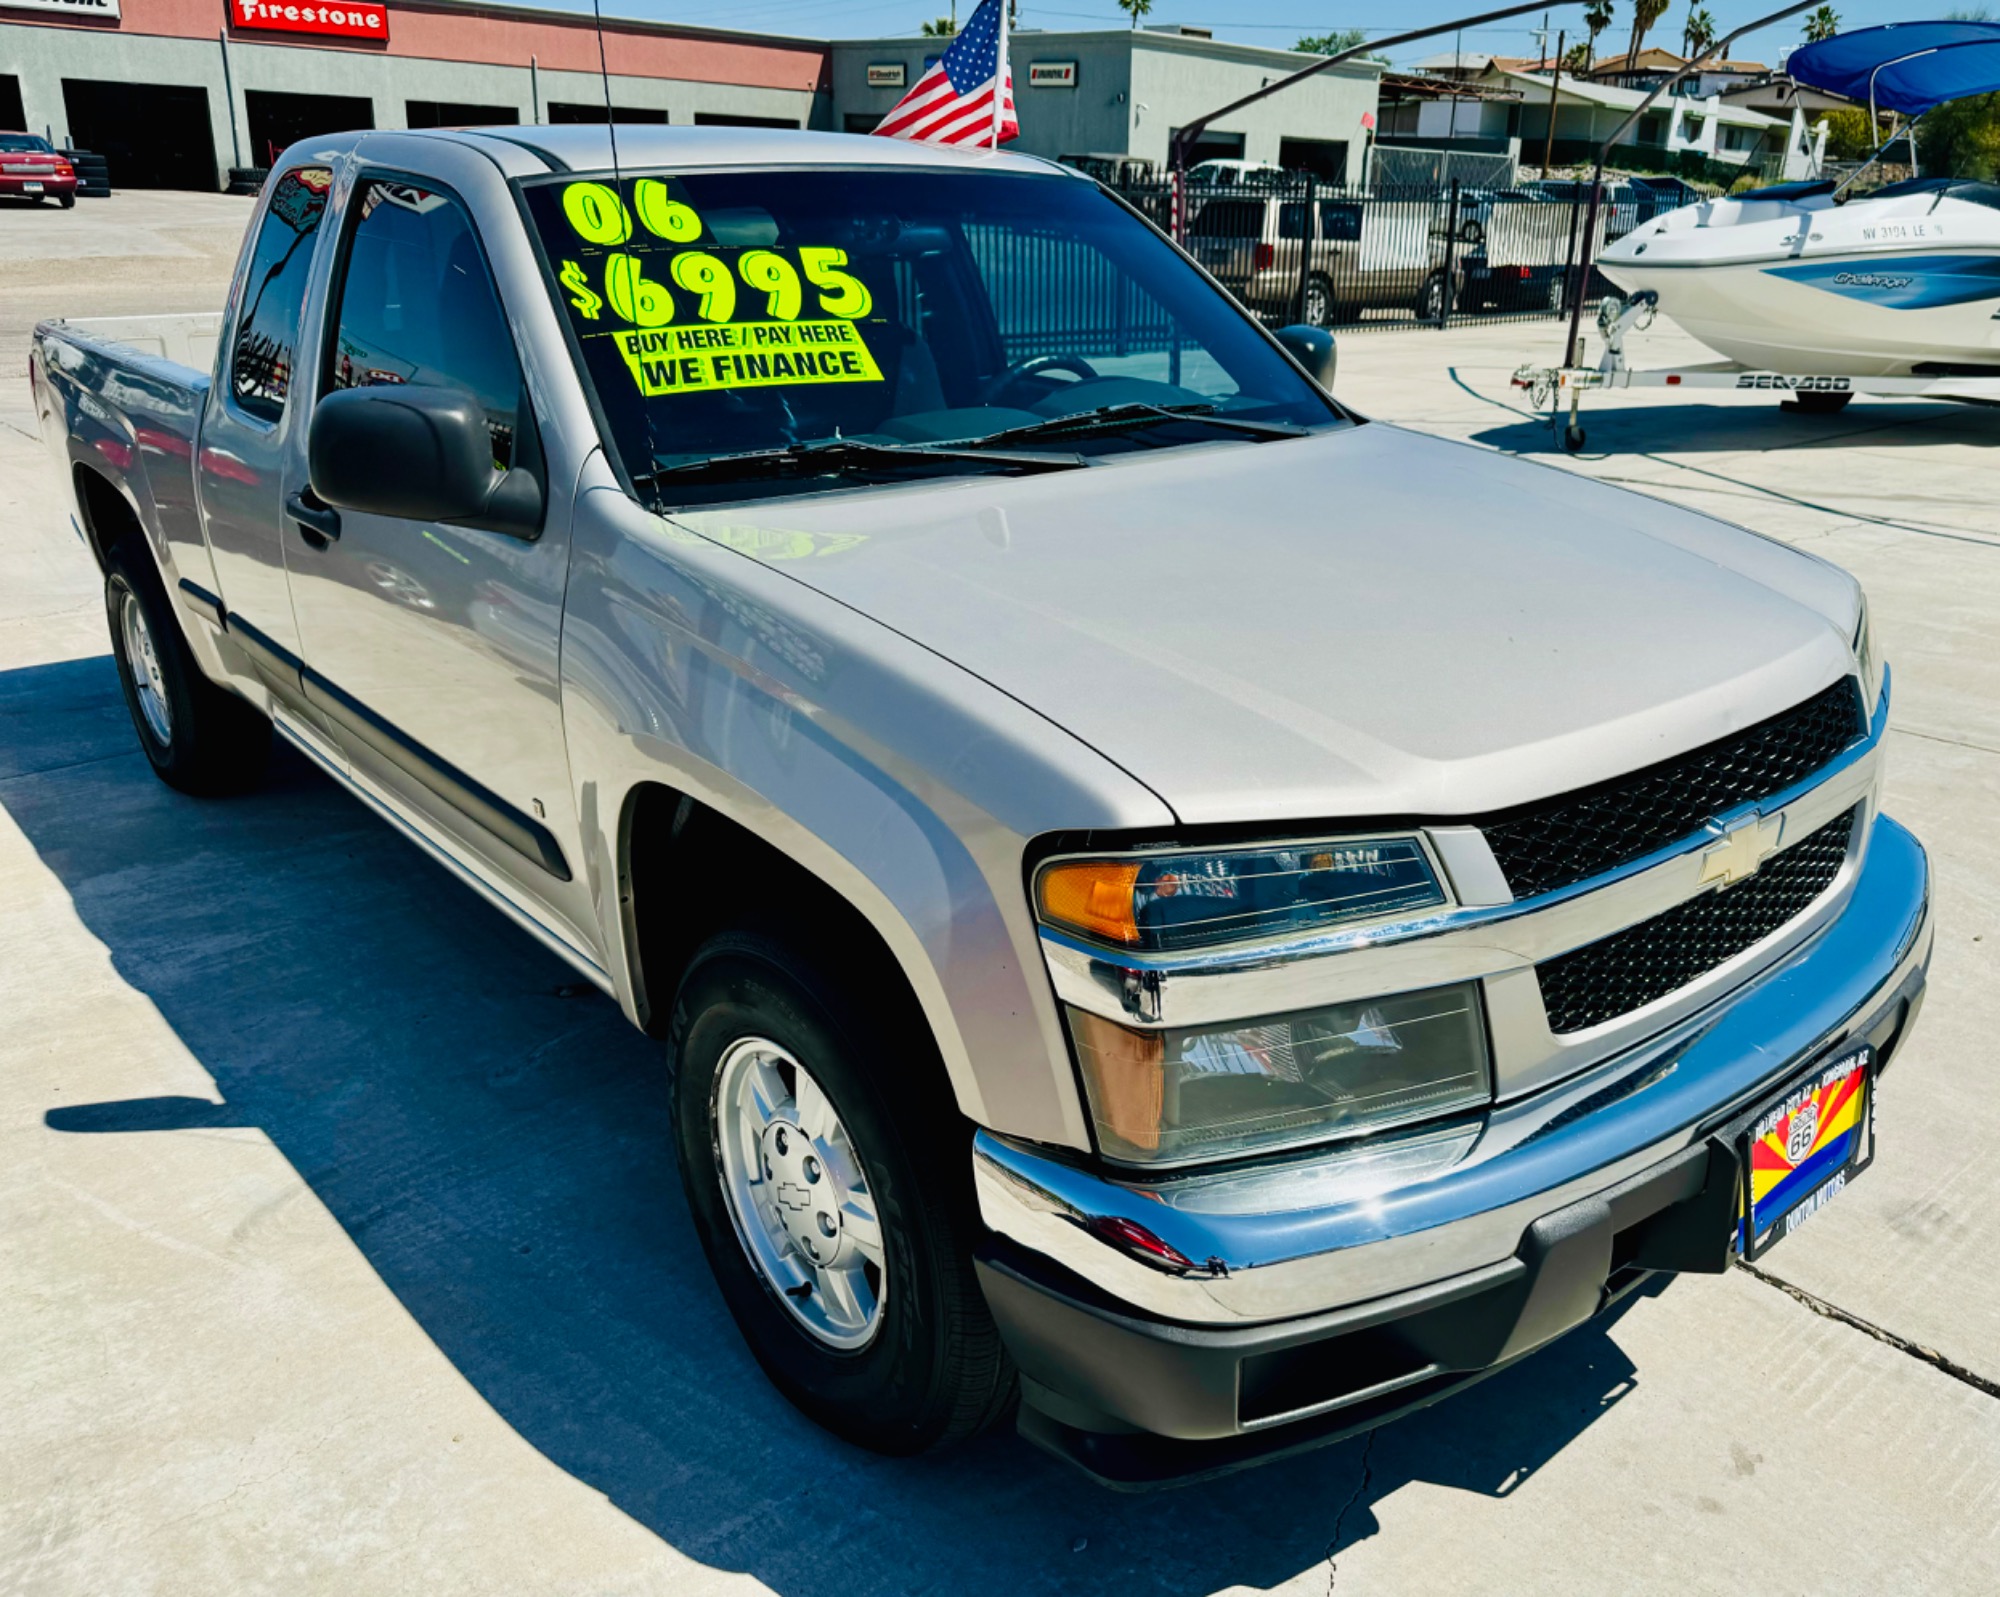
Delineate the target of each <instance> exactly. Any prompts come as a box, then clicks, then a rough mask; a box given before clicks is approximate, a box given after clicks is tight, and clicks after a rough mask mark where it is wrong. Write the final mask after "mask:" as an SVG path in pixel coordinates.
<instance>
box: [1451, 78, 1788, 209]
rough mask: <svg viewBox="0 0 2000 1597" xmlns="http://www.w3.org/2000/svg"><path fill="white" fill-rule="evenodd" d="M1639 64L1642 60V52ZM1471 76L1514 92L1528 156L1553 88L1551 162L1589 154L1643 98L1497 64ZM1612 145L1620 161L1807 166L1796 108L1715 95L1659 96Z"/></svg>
mask: <svg viewBox="0 0 2000 1597" xmlns="http://www.w3.org/2000/svg"><path fill="white" fill-rule="evenodd" d="M1641 62H1642V65H1643V62H1644V55H1643V53H1642V57H1641ZM1471 81H1473V82H1475V83H1477V84H1480V85H1482V86H1486V87H1489V88H1495V89H1516V90H1519V91H1520V94H1521V110H1520V125H1519V130H1518V131H1519V136H1520V140H1521V146H1522V149H1523V150H1524V151H1526V152H1529V153H1531V154H1539V152H1540V151H1541V149H1542V148H1543V144H1544V140H1545V139H1546V138H1547V135H1548V129H1549V116H1550V99H1551V89H1552V88H1553V91H1554V93H1553V98H1554V115H1555V142H1554V160H1555V161H1556V163H1558V164H1565V163H1571V162H1580V161H1588V160H1592V159H1594V158H1595V157H1596V154H1597V151H1598V147H1599V146H1600V145H1601V144H1602V143H1603V142H1604V140H1606V139H1607V138H1609V137H1611V135H1612V133H1613V131H1614V130H1615V129H1616V128H1617V127H1618V125H1619V124H1620V123H1621V122H1623V121H1624V120H1625V118H1626V117H1627V116H1629V115H1630V114H1631V113H1632V112H1633V111H1634V110H1637V109H1638V107H1639V106H1640V105H1641V104H1642V103H1643V102H1644V100H1645V98H1646V93H1645V92H1643V91H1641V90H1638V89H1628V88H1621V87H1618V86H1617V85H1615V84H1610V83H1600V82H1597V81H1596V80H1594V79H1590V78H1573V77H1570V76H1568V75H1567V74H1565V75H1564V76H1563V77H1562V78H1561V79H1560V80H1559V81H1557V80H1554V79H1552V78H1550V77H1544V76H1542V75H1540V74H1537V73H1529V72H1519V71H1514V70H1511V69H1507V68H1502V67H1499V66H1489V67H1488V68H1487V69H1486V70H1485V71H1484V72H1483V73H1481V74H1479V75H1478V76H1477V77H1476V78H1474V79H1473V80H1471ZM1619 147H1620V149H1621V150H1624V151H1629V154H1628V156H1627V159H1629V160H1631V161H1633V162H1635V163H1637V162H1639V161H1641V160H1652V161H1656V162H1659V163H1661V164H1670V163H1671V162H1672V161H1673V160H1675V159H1676V158H1678V157H1681V156H1683V155H1686V156H1700V157H1703V158H1705V159H1707V160H1710V161H1714V162H1717V163H1718V164H1720V165H1723V166H1736V167H1742V168H1744V169H1746V170H1748V171H1752V172H1755V171H1760V170H1761V171H1766V172H1768V173H1770V174H1771V175H1773V176H1783V177H1785V178H1788V179H1789V178H1794V177H1804V176H1807V175H1809V173H1810V172H1811V171H1812V170H1813V164H1812V145H1811V142H1810V135H1809V134H1808V131H1807V129H1806V124H1805V118H1804V116H1803V115H1802V114H1794V115H1793V116H1792V117H1791V118H1790V119H1789V120H1787V119H1782V118H1779V117H1774V116H1766V115H1764V114H1763V113H1762V112H1759V111H1752V110H1749V109H1747V108H1745V107H1742V106H1736V105H1731V104H1729V103H1728V102H1727V101H1726V100H1724V99H1723V98H1722V97H1721V96H1720V95H1711V96H1708V97H1706V98H1698V97H1695V96H1691V95H1667V96H1662V97H1661V98H1660V99H1659V100H1657V101H1655V102H1654V103H1653V104H1652V105H1651V106H1649V107H1647V108H1646V110H1645V111H1644V112H1643V113H1642V114H1641V115H1640V117H1639V119H1638V120H1637V121H1636V122H1635V123H1633V125H1632V126H1631V127H1630V128H1628V129H1627V130H1626V131H1625V133H1624V135H1623V136H1622V137H1621V138H1620V140H1619Z"/></svg>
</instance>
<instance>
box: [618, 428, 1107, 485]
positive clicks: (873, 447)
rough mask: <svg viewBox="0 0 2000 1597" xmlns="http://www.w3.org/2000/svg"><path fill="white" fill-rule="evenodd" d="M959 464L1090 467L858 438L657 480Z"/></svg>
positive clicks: (1039, 453) (791, 447)
mask: <svg viewBox="0 0 2000 1597" xmlns="http://www.w3.org/2000/svg"><path fill="white" fill-rule="evenodd" d="M940 461H946V462H949V461H956V462H959V463H961V464H968V465H975V466H1013V467H1017V468H1019V469H1020V470H1022V471H1069V470H1071V469H1073V468H1075V467H1078V466H1086V465H1088V464H1089V462H1088V461H1087V460H1085V459H1084V458H1083V456H1081V455H1077V454H1067V453H1062V454H1058V453H1054V452H1051V451H1047V450H1035V451H1033V452H1031V453H1020V454H996V453H991V452H988V451H986V450H984V449H980V450H977V451H975V450H972V449H969V448H964V447H959V448H936V447H933V446H932V445H930V444H878V443H868V442H866V441H864V440H862V439H858V438H829V439H827V440H825V441H824V442H822V443H816V444H788V445H786V446H785V447H784V448H782V449H745V450H741V451H739V452H738V453H736V454H732V455H708V456H705V457H703V458H702V459H700V460H684V461H682V462H681V463H680V464H679V465H677V466H663V467H661V468H660V469H659V470H658V471H655V472H654V473H653V474H652V480H653V481H654V482H666V481H669V480H672V481H675V482H689V481H694V480H697V479H700V478H704V477H708V478H716V479H719V480H722V481H725V482H726V481H731V480H733V479H736V478H744V479H750V478H756V477H788V476H800V477H812V476H819V475H822V474H824V473H828V472H855V473H869V472H879V471H882V470H884V469H885V468H886V469H889V470H895V469H897V468H900V467H906V466H933V465H936V464H937V463H939V462H940Z"/></svg>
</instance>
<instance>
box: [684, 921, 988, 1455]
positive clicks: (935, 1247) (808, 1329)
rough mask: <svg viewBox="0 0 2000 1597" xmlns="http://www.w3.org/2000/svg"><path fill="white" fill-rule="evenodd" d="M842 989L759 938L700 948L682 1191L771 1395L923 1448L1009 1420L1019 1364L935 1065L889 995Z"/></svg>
mask: <svg viewBox="0 0 2000 1597" xmlns="http://www.w3.org/2000/svg"><path fill="white" fill-rule="evenodd" d="M841 975H842V977H843V978H844V979H836V977H835V975H834V973H833V971H832V968H831V966H824V967H823V966H821V965H819V963H818V962H816V961H811V960H807V959H804V958H801V957H800V956H799V955H798V954H797V953H795V952H794V951H792V950H791V949H790V948H788V947H787V946H786V945H785V944H784V943H783V942H780V941H779V940H777V939H776V938H774V937H770V936H766V935H763V934H761V933H756V932H725V933H721V934H719V935H717V936H715V937H712V938H711V939H709V941H708V942H707V943H705V944H703V946H702V947H701V949H700V950H699V951H697V953H696V954H695V956H694V958H693V960H692V961H691V962H690V964H689V967H688V971H687V974H686V976H685V977H684V978H683V979H682V982H681V986H680V991H679V993H678V994H677V995H676V996H675V1000H674V1011H673V1020H672V1025H671V1029H670V1032H669V1036H668V1044H667V1051H668V1059H669V1063H670V1066H671V1068H672V1071H673V1076H674V1081H673V1107H674V1133H675V1144H676V1148H677V1150H678V1152H679V1155H680V1167H681V1182H682V1185H683V1186H684V1188H685V1189H686V1192H687V1199H688V1207H689V1209H690V1210H692V1211H693V1214H694V1219H695V1225H696V1229H697V1231H698V1232H699V1234H700V1237H701V1243H702V1248H703V1250H704V1251H705V1252H706V1253H707V1255H708V1262H709V1266H710V1268H711V1269H712V1270H713V1271H714V1272H715V1280H716V1284H717V1286H718V1287H720V1288H721V1291H722V1296H723V1300H724V1302H726V1303H727V1304H728V1306H729V1312H730V1313H731V1314H732V1315H733V1316H734V1317H735V1319H736V1324H737V1326H738V1328H739V1329H740V1330H741V1331H742V1333H743V1338H744V1340H745V1341H746V1342H747V1343H748V1344H749V1346H750V1351H751V1352H752V1353H753V1354H754V1355H755V1356H756V1359H757V1362H758V1363H759V1364H761V1365H762V1366H763V1367H764V1372H765V1374H766V1375H768V1376H769V1377H770V1379H771V1382H772V1384H773V1385H775V1386H776V1387H777V1388H778V1390H779V1391H781V1392H782V1393H784V1395H785V1396H786V1397H787V1398H789V1399H790V1400H791V1401H792V1402H793V1403H794V1404H795V1405H797V1407H798V1408H799V1409H801V1410H802V1411H803V1412H804V1413H805V1414H807V1415H808V1416H809V1417H810V1418H812V1419H813V1420H815V1421H817V1422H818V1423H819V1424H821V1425H823V1426H824V1427H825V1428H826V1429H828V1430H830V1431H832V1432H833V1433H834V1434H835V1435H837V1436H840V1437H844V1438H845V1439H846V1440H848V1441H850V1442H853V1443H856V1444H857V1445H859V1446H862V1447H866V1448H869V1449H871V1450H873V1451H875V1452H878V1453H889V1454H911V1453H920V1452H923V1451H925V1450H926V1449H929V1448H932V1447H936V1446H938V1445H940V1444H945V1443H950V1442H954V1441H959V1440H963V1439H964V1438H966V1437H970V1436H973V1435H976V1434H978V1433H979V1432H980V1431H982V1430H985V1429H986V1428H987V1427H989V1426H990V1425H992V1424H993V1423H994V1422H995V1421H997V1420H998V1419H1000V1418H1001V1417H1002V1416H1003V1415H1004V1414H1005V1413H1006V1412H1007V1411H1008V1409H1009V1407H1010V1405H1011V1402H1012V1399H1013V1394H1014V1388H1015V1376H1014V1368H1013V1365H1012V1363H1011V1362H1010V1361H1009V1360H1008V1358H1007V1355H1006V1352H1005V1350H1004V1349H1003V1347H1002V1346H1001V1343H1000V1335H999V1332H998V1330H997V1329H996V1328H995V1326H994V1324H993V1319H992V1316H991V1314H990V1313H989V1312H988V1310H987V1307H986V1299H985V1296H984V1294H983V1293H982V1292H981V1290H980V1287H979V1283H978V1280H977V1278H976V1276H975V1274H974V1272H973V1266H972V1243H973V1239H974V1237H975V1236H976V1234H977V1218H976V1214H975V1208H974V1201H973V1197H972V1183H971V1164H970V1134H969V1128H968V1126H967V1124H966V1122H965V1121H964V1120H962V1119H961V1118H960V1117H959V1116H958V1114H957V1111H956V1109H955V1107H954V1106H953V1104H952V1102H951V1099H950V1096H949V1093H948V1090H947V1087H946V1083H945V1079H944V1067H943V1063H942V1061H941V1060H940V1059H939V1058H938V1057H937V1052H936V1049H935V1048H934V1047H933V1046H932V1044H931V1041H930V1038H929V1037H928V1035H927V1034H925V1033H924V1030H923V1023H922V1019H921V1016H920V1015H918V1014H916V1013H914V1012H913V1011H912V1012H910V1013H905V1012H904V1011H905V1006H903V1005H899V1004H896V1003H894V1002H893V1001H886V1002H885V1001H884V1000H883V999H882V998H881V997H880V996H878V995H880V994H881V993H882V992H883V990H884V987H885V985H886V984H885V983H883V982H882V981H881V980H880V979H876V978H871V973H870V972H868V971H866V970H854V971H851V972H848V971H844V972H842V973H841ZM767 1110H768V1111H769V1112H768V1113H767V1112H766V1111H767ZM809 1255H810V1256H809Z"/></svg>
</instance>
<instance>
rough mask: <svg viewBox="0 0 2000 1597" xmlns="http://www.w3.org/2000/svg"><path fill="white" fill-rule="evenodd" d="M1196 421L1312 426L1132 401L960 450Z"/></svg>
mask: <svg viewBox="0 0 2000 1597" xmlns="http://www.w3.org/2000/svg"><path fill="white" fill-rule="evenodd" d="M1173 421H1183V422H1195V423H1197V424H1199V425H1201V426H1204V427H1220V428H1223V429H1225V430H1226V431H1229V432H1237V433H1245V434H1247V435H1248V436H1250V437H1252V438H1303V437H1304V436H1305V435H1306V434H1307V433H1308V432H1310V431H1311V430H1312V429H1311V428H1309V427H1301V426H1299V425H1298V423H1296V422H1289V421H1248V420H1245V419H1243V418H1241V417H1237V416H1218V415H1217V414H1215V406H1213V405H1209V404H1194V405H1154V404H1149V403H1147V402H1146V401H1145V400H1138V399H1135V400H1131V401H1129V402H1127V403H1126V404H1123V405H1104V406H1101V407H1099V408H1098V409H1096V410H1079V411H1073V412H1072V413H1071V414H1069V415H1067V416H1051V417H1050V418H1049V419H1048V420H1047V421H1031V422H1024V423H1022V425H1020V426H1019V427H1003V428H1001V429H1000V431H999V432H997V433H987V434H986V435H985V436H984V437H980V438H960V439H954V440H953V442H954V443H955V444H956V446H957V447H958V448H960V449H997V448H1003V447H1005V446H1006V445H1008V444H1016V443H1026V442H1027V441H1028V440H1029V439H1032V438H1059V437H1061V436H1063V435H1064V434H1065V433H1094V432H1119V431H1123V430H1124V429H1125V428H1127V427H1160V426H1164V425H1165V424H1166V423H1168V422H1173Z"/></svg>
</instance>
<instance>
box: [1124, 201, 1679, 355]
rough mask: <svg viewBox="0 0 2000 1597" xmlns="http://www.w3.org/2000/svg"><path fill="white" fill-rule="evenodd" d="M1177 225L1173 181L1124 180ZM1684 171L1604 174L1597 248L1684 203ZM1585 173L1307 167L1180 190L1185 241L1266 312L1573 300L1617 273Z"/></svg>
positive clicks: (1355, 313) (1296, 316)
mask: <svg viewBox="0 0 2000 1597" xmlns="http://www.w3.org/2000/svg"><path fill="white" fill-rule="evenodd" d="M1120 192H1121V193H1122V194H1123V195H1124V197H1125V198H1126V199H1127V200H1128V201H1130V202H1131V203H1132V204H1133V205H1134V206H1136V207H1137V208H1138V209H1139V210H1141V211H1142V212H1144V213H1145V214H1146V215H1147V216H1149V217H1151V218H1152V220H1153V221H1154V222H1156V223H1157V224H1158V225H1159V226H1160V227H1161V228H1163V229H1164V230H1166V231H1167V232H1169V233H1174V232H1175V231H1176V228H1175V225H1174V224H1175V215H1174V192H1173V186H1172V185H1171V184H1170V183H1152V184H1145V185H1138V186H1133V187H1128V188H1125V189H1122V190H1120ZM1692 197H1693V195H1692V191H1690V190H1688V189H1687V188H1686V187H1685V185H1682V184H1678V183H1673V182H1667V183H1661V184H1655V185H1649V184H1644V183H1640V182H1638V181H1636V180H1630V179H1624V180H1619V181H1617V182H1615V183H1607V185H1606V189H1605V195H1604V199H1603V203H1602V205H1601V206H1600V208H1599V211H1598V216H1597V225H1596V239H1595V242H1594V243H1593V245H1592V247H1591V250H1590V255H1591V258H1592V259H1593V260H1594V259H1595V258H1596V256H1597V255H1598V253H1599V252H1600V251H1602V250H1603V248H1604V246H1605V245H1606V244H1608V243H1610V242H1612V241H1613V240H1616V239H1620V238H1623V237H1624V236H1625V235H1626V234H1627V233H1629V232H1630V231H1632V229H1633V228H1635V227H1637V226H1638V225H1639V224H1640V223H1641V222H1644V221H1647V220H1649V219H1650V218H1652V217H1653V216H1656V215H1658V214H1660V213H1661V212H1663V211H1667V210H1672V209H1674V208H1675V207H1677V206H1679V205H1682V204H1685V203H1687V202H1688V201H1689V200H1690V199H1691V198H1692ZM1589 205H1590V186H1589V184H1588V183H1569V184H1565V183H1542V184H1536V185H1533V186H1522V187H1512V188H1485V187H1475V186H1471V185H1468V184H1465V183H1463V182H1459V181H1456V180H1453V181H1451V182H1447V183H1442V184H1435V183H1434V184H1424V185H1414V186H1405V187H1396V188H1390V187H1382V186H1376V187H1371V188H1367V189H1344V188H1335V187H1332V186H1330V185H1327V184H1324V183H1321V182H1319V181H1317V180H1316V179H1314V178H1312V177H1310V176H1306V175H1296V176H1288V177H1287V178H1286V179H1285V180H1284V181H1282V182H1273V183H1269V184H1263V185H1257V186H1254V187H1253V186H1249V185H1241V186H1230V187H1215V188H1202V187H1192V186H1191V187H1189V188H1187V189H1186V190H1184V192H1183V201H1182V206H1183V209H1184V210H1185V213H1186V227H1185V235H1184V242H1185V245H1186V248H1187V250H1188V252H1189V253H1190V254H1191V255H1193V256H1194V258H1195V259H1196V260H1198V261H1199V262H1201V264H1202V265H1203V266H1205V267H1206V268H1207V269H1208V270H1209V272H1210V273H1212V274H1213V275H1214V276H1215V277H1216V279H1217V280H1218V281H1220V282H1221V283H1222V284H1223V286H1224V287H1226V288H1227V289H1229V291H1230V292H1231V293H1233V294H1234V295H1235V296H1236V297H1237V298H1238V299H1239V300H1241V301H1242V302H1243V304H1244V305H1245V306H1246V307H1247V308H1248V309H1249V310H1250V311H1252V312H1253V313H1254V314H1255V315H1257V316H1258V317H1259V318H1260V319H1261V320H1262V321H1263V322H1264V323H1265V324H1266V325H1268V326H1271V327H1281V326H1284V325H1286V324H1288V323H1293V322H1310V323H1313V324H1315V325H1317V326H1321V327H1342V328H1384V327H1415V326H1425V325H1429V326H1437V327H1446V326H1451V325H1453V324H1455V323H1460V322H1464V321H1469V320H1476V321H1510V320H1512V321H1526V320H1532V319H1535V318H1546V317H1555V316H1561V315H1566V314H1568V310H1569V306H1570V299H1571V296H1572V295H1574V294H1577V293H1579V292H1580V293H1582V295H1583V297H1584V301H1585V303H1586V304H1590V303H1593V302H1594V301H1595V300H1597V299H1598V298H1599V297H1601V296H1602V295H1603V294H1604V293H1606V292H1608V291H1609V289H1610V285H1609V284H1608V283H1606V281H1605V280H1604V278H1603V277H1602V276H1601V275H1600V274H1599V273H1597V272H1596V271H1595V270H1592V271H1591V272H1590V273H1589V274H1588V275H1589V281H1588V282H1586V281H1584V275H1585V274H1584V272H1583V270H1582V260H1583V236H1582V235H1583V228H1584V225H1585V221H1586V218H1587V215H1588V212H1589Z"/></svg>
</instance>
